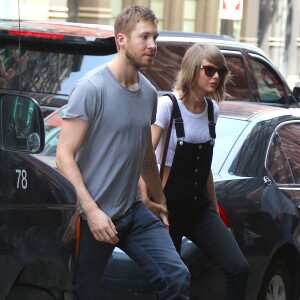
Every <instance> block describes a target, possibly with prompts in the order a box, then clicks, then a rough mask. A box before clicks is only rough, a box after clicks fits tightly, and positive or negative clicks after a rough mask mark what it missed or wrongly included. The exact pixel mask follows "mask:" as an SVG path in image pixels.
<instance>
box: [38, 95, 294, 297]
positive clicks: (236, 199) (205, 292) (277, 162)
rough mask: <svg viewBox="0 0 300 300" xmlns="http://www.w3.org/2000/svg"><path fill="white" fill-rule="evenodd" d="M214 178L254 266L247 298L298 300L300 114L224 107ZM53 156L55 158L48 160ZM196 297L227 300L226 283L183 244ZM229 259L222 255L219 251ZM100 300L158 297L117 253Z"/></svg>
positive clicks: (50, 143) (53, 139)
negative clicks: (225, 298)
mask: <svg viewBox="0 0 300 300" xmlns="http://www.w3.org/2000/svg"><path fill="white" fill-rule="evenodd" d="M64 110H65V108H64V107H63V108H62V109H60V110H58V111H57V112H55V113H52V114H51V115H50V116H48V117H47V118H46V120H45V132H46V142H45V149H44V151H43V152H41V153H40V154H39V155H41V158H44V159H45V157H48V160H50V159H51V156H52V159H54V157H55V152H56V146H57V141H58V137H59V132H60V123H61V120H62V119H61V118H62V115H63V113H64ZM216 132H217V139H216V144H215V148H214V159H213V165H212V169H213V174H214V180H215V186H216V193H217V198H218V200H219V204H220V208H221V216H222V219H223V221H224V222H225V224H226V225H227V226H228V228H229V230H231V232H232V234H233V235H234V237H235V239H236V240H237V242H238V244H239V246H240V248H241V250H242V251H243V253H244V254H245V256H246V258H247V260H248V262H249V264H250V275H249V283H248V289H247V300H254V299H258V300H276V299H282V300H292V299H295V300H296V299H298V298H297V297H298V296H299V284H298V283H299V280H300V220H299V207H300V206H299V205H300V110H299V109H283V108H279V107H272V106H265V105H260V104H255V103H244V102H234V101H224V102H222V103H221V104H220V117H219V119H218V123H217V128H216ZM49 156H50V157H49ZM182 248H183V249H182V258H183V260H184V262H185V263H186V264H187V266H188V267H189V269H190V271H191V274H192V289H191V299H214V300H217V299H223V297H222V295H223V293H224V287H225V278H224V275H223V273H221V271H220V270H219V269H218V268H217V267H216V266H215V265H214V263H213V262H212V261H211V260H210V259H209V258H208V257H207V255H204V254H203V253H202V252H201V250H200V249H198V248H197V247H196V246H195V245H194V244H193V243H192V242H191V241H189V240H188V239H186V238H184V239H183V245H182ZM220 255H222V253H220ZM102 292H103V294H102V296H101V299H107V300H108V299H109V300H114V299H116V300H117V299H122V300H123V299H124V300H126V299H128V300H130V299H140V300H145V299H149V300H150V299H151V300H152V299H155V297H154V291H153V288H152V287H151V286H150V285H149V284H148V281H147V278H146V276H145V274H143V273H142V271H141V269H140V268H139V267H138V266H137V265H136V264H135V263H134V262H133V261H132V260H131V259H130V258H129V257H128V256H127V255H126V254H125V253H123V252H122V251H121V250H119V249H116V250H115V251H114V253H113V256H112V259H111V260H110V263H109V265H108V267H107V269H106V273H105V276H104V280H103V282H102Z"/></svg>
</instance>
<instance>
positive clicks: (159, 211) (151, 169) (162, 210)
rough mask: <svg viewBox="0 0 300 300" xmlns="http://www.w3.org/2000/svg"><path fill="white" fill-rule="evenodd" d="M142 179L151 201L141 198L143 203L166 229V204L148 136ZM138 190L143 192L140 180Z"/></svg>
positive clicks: (167, 225) (150, 139)
mask: <svg viewBox="0 0 300 300" xmlns="http://www.w3.org/2000/svg"><path fill="white" fill-rule="evenodd" d="M141 176H142V179H143V180H144V182H145V184H146V186H147V188H148V190H149V192H150V194H151V196H152V200H153V201H151V200H150V199H145V198H143V203H144V204H145V205H146V206H147V207H148V208H149V209H150V210H151V211H152V212H153V213H154V214H155V215H156V216H157V217H159V218H160V219H161V221H162V222H163V224H164V225H165V226H166V227H169V222H168V217H167V214H168V211H167V208H166V206H167V204H166V198H165V195H164V192H163V188H162V184H161V180H160V177H159V172H158V168H157V161H156V157H155V153H154V149H153V145H152V135H151V133H150V134H149V138H148V142H147V146H146V151H145V157H144V162H143V166H142V171H141ZM140 184H141V186H140V189H142V191H145V190H143V185H142V184H143V183H142V181H141V180H140V182H139V185H140Z"/></svg>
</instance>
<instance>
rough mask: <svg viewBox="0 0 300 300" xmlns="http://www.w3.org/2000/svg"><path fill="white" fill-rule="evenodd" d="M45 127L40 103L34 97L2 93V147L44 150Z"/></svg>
mask: <svg viewBox="0 0 300 300" xmlns="http://www.w3.org/2000/svg"><path fill="white" fill-rule="evenodd" d="M44 145H45V129H44V120H43V115H42V112H41V109H40V106H39V104H38V103H37V102H36V101H35V100H34V99H32V98H29V97H25V96H20V95H15V94H0V148H1V149H2V150H9V151H19V152H28V153H32V154H36V153H39V152H41V151H43V149H44Z"/></svg>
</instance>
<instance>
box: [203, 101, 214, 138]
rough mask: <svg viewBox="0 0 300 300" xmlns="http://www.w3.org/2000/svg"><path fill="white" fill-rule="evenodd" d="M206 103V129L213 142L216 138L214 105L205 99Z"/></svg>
mask: <svg viewBox="0 0 300 300" xmlns="http://www.w3.org/2000/svg"><path fill="white" fill-rule="evenodd" d="M205 99H206V101H207V109H208V111H207V116H208V128H209V135H210V137H211V139H212V140H213V141H214V140H215V138H216V123H215V120H214V104H213V101H212V100H211V99H209V98H205Z"/></svg>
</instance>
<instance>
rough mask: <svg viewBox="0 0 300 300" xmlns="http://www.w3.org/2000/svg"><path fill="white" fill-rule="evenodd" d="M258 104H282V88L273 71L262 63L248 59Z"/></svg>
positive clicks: (283, 94) (254, 59)
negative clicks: (256, 91)
mask: <svg viewBox="0 0 300 300" xmlns="http://www.w3.org/2000/svg"><path fill="white" fill-rule="evenodd" d="M250 61H251V64H252V67H253V70H254V76H255V80H256V84H257V90H258V98H259V101H260V102H267V103H279V104H280V103H281V104H284V97H285V93H284V87H283V84H282V83H281V81H280V80H279V79H278V77H277V76H276V74H275V73H274V71H273V70H272V69H271V68H270V67H269V66H268V65H267V64H265V63H263V62H262V61H259V60H258V59H257V58H255V57H250Z"/></svg>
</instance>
